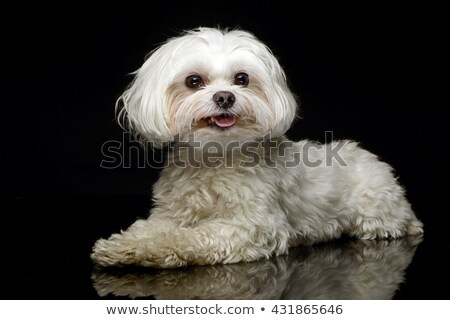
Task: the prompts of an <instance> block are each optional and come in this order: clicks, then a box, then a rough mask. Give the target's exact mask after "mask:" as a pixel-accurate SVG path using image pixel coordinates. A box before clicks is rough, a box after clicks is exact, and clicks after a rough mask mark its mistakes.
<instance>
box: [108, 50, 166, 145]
mask: <svg viewBox="0 0 450 320" xmlns="http://www.w3.org/2000/svg"><path fill="white" fill-rule="evenodd" d="M169 46H170V42H167V43H166V44H164V45H162V46H161V47H159V48H157V49H155V50H154V51H152V52H151V53H150V54H149V55H148V58H147V60H146V61H145V63H144V64H143V65H142V67H141V68H140V69H139V70H137V71H136V72H134V73H133V74H134V76H135V77H134V79H133V81H132V82H131V84H130V85H129V87H128V88H127V89H126V90H125V92H124V93H123V94H122V95H121V96H120V97H119V99H118V100H117V102H116V113H117V119H118V121H119V123H120V125H121V126H122V127H123V128H124V129H125V130H129V131H131V132H133V133H134V134H135V135H137V136H139V137H140V138H144V139H145V140H147V141H148V142H151V143H152V145H154V146H156V147H160V146H162V145H163V144H164V143H166V142H169V141H172V140H173V136H174V134H173V132H172V131H171V130H170V128H169V127H168V113H169V107H168V105H167V104H168V101H167V97H166V91H167V87H168V86H169V82H170V79H169V78H168V77H169V75H170V74H171V73H170V71H169V70H170V68H169V64H170V63H169V61H168V59H169V58H170V57H171V54H170V52H169V51H170V48H169Z"/></svg>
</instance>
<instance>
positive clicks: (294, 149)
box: [91, 28, 423, 268]
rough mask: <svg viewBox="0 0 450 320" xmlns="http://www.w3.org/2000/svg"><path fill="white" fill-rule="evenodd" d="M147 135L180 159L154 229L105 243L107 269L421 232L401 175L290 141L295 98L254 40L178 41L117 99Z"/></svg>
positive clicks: (198, 35) (143, 223) (167, 171)
mask: <svg viewBox="0 0 450 320" xmlns="http://www.w3.org/2000/svg"><path fill="white" fill-rule="evenodd" d="M118 102H119V104H121V105H122V109H121V113H120V115H121V118H122V120H124V122H126V124H127V125H128V126H129V128H130V129H132V130H133V131H134V132H136V133H137V134H138V135H139V136H140V137H142V138H144V139H146V140H147V141H151V142H152V143H154V144H156V145H157V146H163V145H167V143H169V142H174V143H172V144H171V145H172V147H175V151H173V152H172V153H171V156H169V159H168V164H167V167H166V168H164V170H163V171H162V173H161V177H160V179H159V180H158V182H157V183H156V184H155V186H154V190H153V191H154V192H153V197H154V204H155V206H154V208H153V209H152V211H151V214H150V216H149V218H148V219H146V220H138V221H136V222H135V223H134V224H133V225H132V226H130V227H129V228H128V229H127V230H126V231H123V232H121V233H120V234H113V235H112V236H111V237H110V238H109V239H108V240H104V239H100V240H98V241H97V243H96V244H95V246H94V249H93V253H92V256H91V257H92V259H93V261H94V262H95V263H97V264H99V265H102V266H123V265H130V264H133V265H140V266H150V267H159V268H174V267H180V266H185V265H188V264H193V265H204V264H216V263H234V262H239V261H254V260H257V259H261V258H268V257H270V256H272V255H281V254H285V253H287V252H288V249H289V247H292V246H297V245H302V244H313V243H317V242H323V241H327V240H331V239H335V238H339V237H341V236H342V235H344V234H346V235H349V236H352V237H356V238H361V239H375V238H398V237H402V236H405V235H415V234H419V233H422V232H423V229H422V223H421V222H420V221H419V220H417V218H416V217H415V215H414V213H413V212H412V210H411V207H410V205H409V203H408V202H407V200H406V199H405V197H404V190H403V189H402V187H401V186H400V185H399V184H398V183H397V181H396V179H395V177H394V176H393V173H392V168H391V167H390V166H389V165H388V164H386V163H383V162H381V161H379V160H378V159H377V157H376V156H375V155H373V154H371V153H369V152H368V151H365V150H363V149H361V148H359V147H358V146H357V144H356V143H354V142H349V141H341V142H334V143H331V144H329V145H325V146H320V145H318V144H314V143H311V142H309V141H300V142H297V143H292V142H290V141H289V140H287V139H286V138H285V137H284V134H285V132H286V131H287V130H288V128H289V127H290V125H291V123H292V121H293V120H294V118H295V116H296V109H297V103H296V99H295V97H294V96H293V94H292V93H291V91H290V90H289V88H288V86H287V84H286V78H285V75H284V72H283V70H282V68H281V67H280V65H279V63H278V61H277V60H276V58H275V57H274V56H273V55H272V53H271V52H270V50H269V49H268V48H267V47H266V46H265V45H264V44H262V43H261V42H260V41H258V40H257V39H256V38H255V37H254V36H253V35H252V34H250V33H248V32H245V31H241V30H233V31H224V30H218V29H210V28H199V29H196V30H193V31H190V32H187V33H185V34H184V35H182V36H180V37H178V38H174V39H170V40H169V41H168V42H167V43H165V44H163V45H162V46H161V47H159V48H158V49H156V50H155V51H154V52H153V53H152V54H151V55H150V56H149V58H148V59H147V60H146V62H145V63H144V64H143V66H142V67H141V68H140V70H138V71H137V72H136V77H135V79H134V81H133V82H132V84H131V85H130V87H129V88H128V89H127V90H126V91H125V92H124V93H123V94H122V96H121V97H120V99H119V101H118Z"/></svg>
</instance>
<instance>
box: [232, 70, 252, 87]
mask: <svg viewBox="0 0 450 320" xmlns="http://www.w3.org/2000/svg"><path fill="white" fill-rule="evenodd" d="M248 81H249V79H248V74H246V73H244V72H241V73H238V74H237V75H236V76H235V77H234V84H237V85H238V86H246V85H248Z"/></svg>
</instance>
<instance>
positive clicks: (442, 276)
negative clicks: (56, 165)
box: [0, 196, 450, 299]
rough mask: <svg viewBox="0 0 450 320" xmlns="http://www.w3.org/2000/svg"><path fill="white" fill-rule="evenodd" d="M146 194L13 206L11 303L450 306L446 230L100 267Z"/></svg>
mask: <svg viewBox="0 0 450 320" xmlns="http://www.w3.org/2000/svg"><path fill="white" fill-rule="evenodd" d="M150 205H151V203H150V201H149V199H148V198H147V197H136V196H127V197H59V198H55V197H53V198H26V199H15V200H12V201H8V202H7V206H6V208H7V210H2V211H3V212H4V214H5V213H6V212H8V214H6V216H7V217H8V219H7V223H6V224H4V225H3V228H2V229H3V231H2V235H3V236H4V238H3V241H2V251H3V252H2V260H3V263H2V265H3V266H2V269H3V268H5V267H6V269H4V270H2V271H3V272H2V273H3V281H2V285H1V287H0V292H1V296H0V298H2V299H118V298H119V299H123V298H149V299H151V298H159V299H448V298H449V294H448V290H443V292H441V291H442V290H438V288H439V287H440V286H446V285H448V283H449V282H448V280H449V276H448V270H449V267H450V261H449V256H450V254H449V253H450V242H449V241H448V239H447V234H445V233H444V232H443V230H444V229H445V228H446V226H442V225H439V223H432V222H430V223H428V222H429V219H423V220H424V221H425V226H426V233H425V236H424V238H423V239H422V238H406V239H402V240H396V241H366V242H365V241H358V240H352V239H341V240H339V241H336V242H332V243H327V244H320V245H315V246H312V247H299V248H295V249H293V250H291V253H290V254H289V255H287V256H282V257H277V258H273V259H271V260H263V261H258V262H254V263H248V264H245V263H244V264H235V265H226V266H212V267H211V266H209V267H208V266H204V267H203V266H202V267H190V268H183V269H179V270H166V271H160V270H153V269H145V268H125V269H98V268H96V267H94V266H93V264H92V263H91V261H90V258H89V254H90V251H91V247H92V245H93V243H94V241H95V240H96V239H97V238H99V237H106V236H108V235H109V234H110V233H112V232H117V231H119V230H120V229H123V228H126V227H127V226H128V225H129V224H130V223H132V222H133V221H134V220H135V218H139V217H144V216H146V213H147V211H148V208H149V207H150Z"/></svg>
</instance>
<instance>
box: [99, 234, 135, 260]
mask: <svg viewBox="0 0 450 320" xmlns="http://www.w3.org/2000/svg"><path fill="white" fill-rule="evenodd" d="M136 253H137V248H136V246H135V245H134V243H132V242H130V243H127V242H126V241H123V239H120V238H119V237H118V236H116V237H114V236H113V237H111V238H110V239H108V240H105V239H100V240H98V241H97V242H96V243H95V245H94V248H93V250H92V254H91V259H92V260H93V261H94V263H96V264H98V265H101V266H104V267H108V266H124V265H130V264H136V258H137V255H136Z"/></svg>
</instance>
